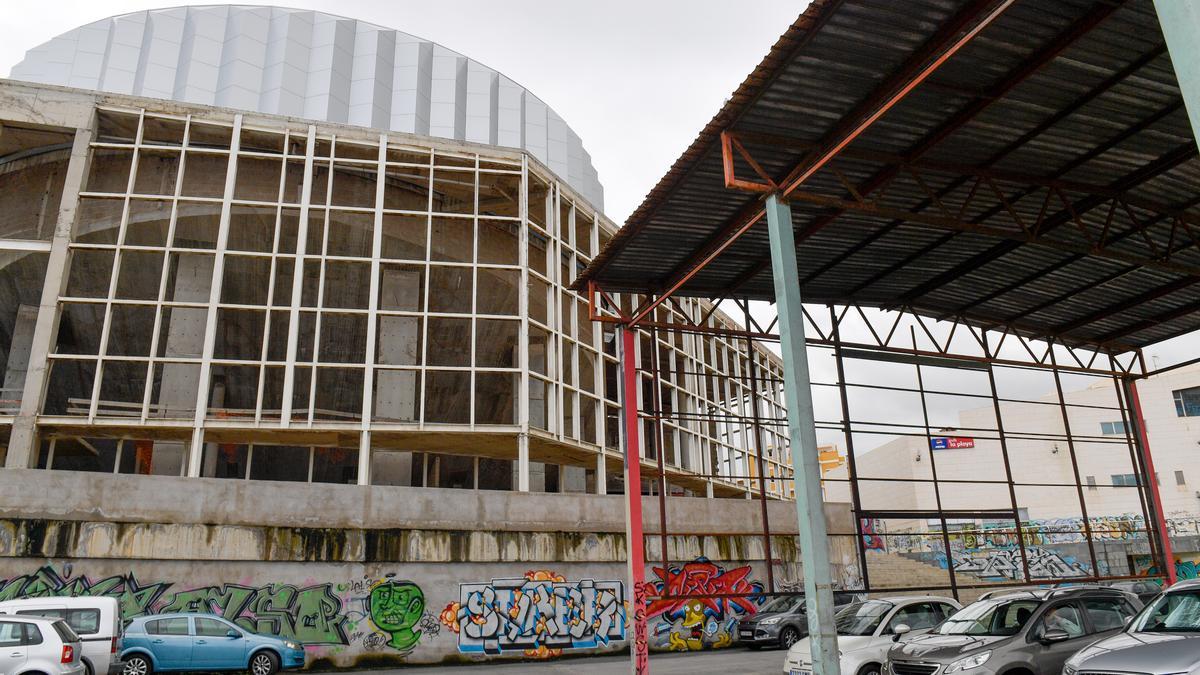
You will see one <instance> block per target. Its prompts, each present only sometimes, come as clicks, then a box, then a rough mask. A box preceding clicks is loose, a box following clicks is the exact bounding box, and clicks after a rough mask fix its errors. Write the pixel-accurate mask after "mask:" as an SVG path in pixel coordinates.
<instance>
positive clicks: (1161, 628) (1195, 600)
mask: <svg viewBox="0 0 1200 675" xmlns="http://www.w3.org/2000/svg"><path fill="white" fill-rule="evenodd" d="M1133 631H1134V632H1136V633H1200V589H1197V590H1193V591H1188V592H1176V593H1165V594H1163V595H1160V596H1158V599H1157V600H1155V601H1154V602H1152V603H1150V605H1149V606H1148V607H1146V609H1144V610H1142V614H1141V616H1139V617H1138V618H1137V619H1136V620H1135V621H1134V624H1133Z"/></svg>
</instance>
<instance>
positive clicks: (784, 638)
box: [779, 627, 800, 649]
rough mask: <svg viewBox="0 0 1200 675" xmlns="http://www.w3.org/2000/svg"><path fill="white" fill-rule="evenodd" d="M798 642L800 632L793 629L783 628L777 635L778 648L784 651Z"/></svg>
mask: <svg viewBox="0 0 1200 675" xmlns="http://www.w3.org/2000/svg"><path fill="white" fill-rule="evenodd" d="M799 641H800V631H798V630H796V629H795V628H791V627H788V628H784V629H783V632H782V633H780V634H779V646H780V647H783V648H784V649H788V648H789V647H791V646H792V645H794V644H796V643H797V642H799Z"/></svg>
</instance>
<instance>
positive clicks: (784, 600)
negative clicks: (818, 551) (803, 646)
mask: <svg viewBox="0 0 1200 675" xmlns="http://www.w3.org/2000/svg"><path fill="white" fill-rule="evenodd" d="M858 596H859V594H857V593H850V592H847V591H834V593H833V606H834V610H835V611H836V610H838V609H841V608H842V607H845V606H846V605H849V604H850V603H852V602H855V601H856V600H857V599H858ZM807 611H808V610H807V609H806V608H805V606H804V596H803V595H787V596H779V597H777V598H772V599H771V600H770V601H769V602H767V604H765V605H763V606H762V607H760V608H759V610H758V612H756V613H755V614H754V615H753V616H749V617H746V618H745V619H742V620H741V621H740V622H738V627H737V641H738V644H740V645H745V646H747V647H749V648H750V649H758V648H759V647H774V646H778V647H782V648H784V649H787V648H788V647H791V646H792V645H794V644H796V641H797V640H799V639H800V638H802V637H804V636H805V635H808V616H807V614H806V612H807Z"/></svg>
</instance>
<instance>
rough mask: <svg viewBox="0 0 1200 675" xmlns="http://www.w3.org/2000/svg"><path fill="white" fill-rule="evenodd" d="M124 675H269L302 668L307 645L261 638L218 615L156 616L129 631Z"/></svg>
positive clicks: (124, 644)
mask: <svg viewBox="0 0 1200 675" xmlns="http://www.w3.org/2000/svg"><path fill="white" fill-rule="evenodd" d="M121 660H122V661H123V662H124V663H125V669H124V671H123V672H124V675H150V673H152V672H155V671H180V670H198V671H213V670H248V671H250V673H251V675H271V674H272V673H274V672H275V671H277V670H280V669H282V668H300V667H303V666H304V645H302V644H300V643H298V642H294V641H292V640H285V639H283V638H281V637H278V636H275V635H259V634H257V633H251V632H249V631H247V630H245V629H244V628H241V627H240V626H236V625H234V624H232V623H230V622H229V621H226V620H225V619H222V618H221V617H219V616H216V615H214V614H155V615H152V616H142V617H138V618H136V619H133V620H132V621H131V622H130V623H129V625H127V626H126V627H125V636H124V639H123V642H122V648H121Z"/></svg>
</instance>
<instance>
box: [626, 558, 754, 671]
mask: <svg viewBox="0 0 1200 675" xmlns="http://www.w3.org/2000/svg"><path fill="white" fill-rule="evenodd" d="M750 571H751V570H750V567H749V566H745V567H738V568H736V569H732V570H728V571H726V570H725V569H724V568H722V567H719V566H718V565H715V564H713V563H712V562H709V561H708V559H706V558H697V559H696V560H694V561H693V562H690V563H687V564H686V565H682V566H679V565H670V566H668V568H667V569H665V570H664V569H663V568H661V567H655V568H654V573H655V575H657V576H658V580H657V581H652V582H649V584H648V585H649V586H650V587H651V588H652V589H653V592H654V595H657V596H660V599H658V600H654V601H652V602H651V603H650V604H649V606H648V607H647V610H646V616H647V617H648V618H654V617H661V619H660V620H659V621H658V623H657V625H656V626H655V627H654V629H653V631H652V632H653V634H654V641H652V642H651V646H652V647H653V648H655V649H670V650H673V651H697V650H701V649H720V648H722V647H728V646H729V645H731V644H733V637H734V634H735V632H736V629H737V621H738V618H739V617H741V616H747V615H750V614H754V613H755V612H757V611H758V606H759V605H760V604H762V602H763V597H762V596H761V595H759V594H760V593H762V592H763V585H762V583H761V582H757V581H750V580H749V578H748V577H749V576H750ZM702 595H708V596H709V597H680V596H702ZM663 596H665V597H663Z"/></svg>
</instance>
